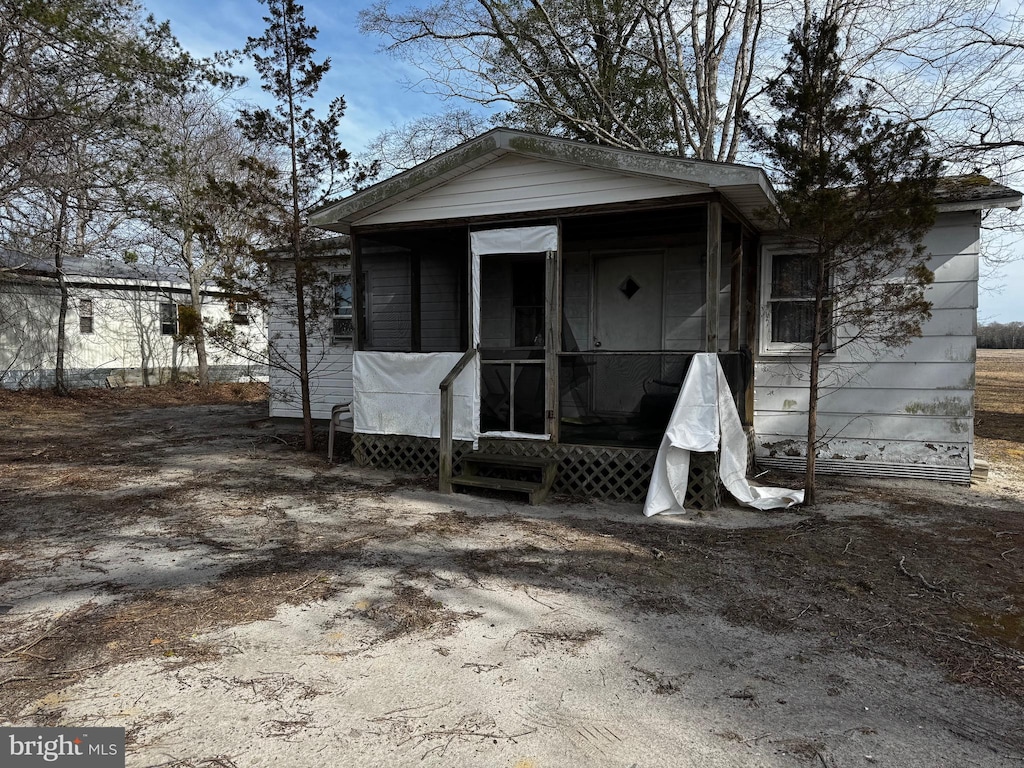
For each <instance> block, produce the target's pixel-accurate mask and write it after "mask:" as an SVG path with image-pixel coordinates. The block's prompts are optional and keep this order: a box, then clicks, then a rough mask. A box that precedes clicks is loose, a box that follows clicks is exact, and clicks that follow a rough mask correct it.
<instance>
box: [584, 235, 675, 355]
mask: <svg viewBox="0 0 1024 768" xmlns="http://www.w3.org/2000/svg"><path fill="white" fill-rule="evenodd" d="M594 271H595V285H596V288H595V302H594V339H593V344H594V348H595V350H597V351H601V352H625V351H630V352H633V351H654V350H659V349H661V347H662V338H661V337H662V312H661V297H662V292H663V291H662V277H663V274H664V271H665V254H664V252H663V251H641V252H637V253H629V254H615V255H608V256H597V257H595V259H594Z"/></svg>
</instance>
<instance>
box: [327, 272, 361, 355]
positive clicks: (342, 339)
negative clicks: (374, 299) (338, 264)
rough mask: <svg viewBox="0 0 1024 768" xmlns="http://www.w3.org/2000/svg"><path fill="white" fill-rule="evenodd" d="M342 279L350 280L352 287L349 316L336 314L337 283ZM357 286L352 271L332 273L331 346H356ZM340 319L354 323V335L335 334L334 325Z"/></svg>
mask: <svg viewBox="0 0 1024 768" xmlns="http://www.w3.org/2000/svg"><path fill="white" fill-rule="evenodd" d="M342 278H348V281H349V285H351V286H352V302H351V304H350V306H351V308H352V311H351V314H349V315H347V316H346V315H339V314H337V313H336V310H337V305H336V303H335V301H334V291H335V287H336V286H337V283H338V281H339V280H340V279H342ZM355 299H356V286H355V284H354V282H353V280H352V270H350V269H337V270H334V271H333V272H331V346H332V347H351V346H353V345H354V344H355V339H356V334H357V333H358V329H357V328H356V307H355ZM338 319H343V320H344V319H347V320H350V321H351V322H352V333H351V334H350V335H346V336H338V335H335V333H334V323H335V321H336V320H338Z"/></svg>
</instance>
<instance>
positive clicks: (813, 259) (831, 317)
mask: <svg viewBox="0 0 1024 768" xmlns="http://www.w3.org/2000/svg"><path fill="white" fill-rule="evenodd" d="M789 42H790V50H789V53H788V54H787V56H786V60H785V69H784V70H783V72H782V74H781V75H780V76H779V77H778V78H777V79H776V80H774V81H773V82H772V83H771V84H770V86H769V88H768V95H769V98H770V101H771V105H772V107H773V108H774V110H775V111H776V112H777V113H778V118H777V120H776V122H775V124H774V126H773V127H772V129H771V130H770V131H769V130H764V129H759V128H757V127H753V128H752V130H751V133H752V137H753V140H754V144H755V146H756V147H757V148H758V149H760V150H761V151H762V152H763V153H764V154H765V156H766V158H767V159H768V161H769V163H770V164H771V165H772V166H774V168H775V169H776V177H777V179H779V180H780V181H781V182H782V187H783V191H782V192H781V194H780V195H779V203H780V206H781V209H782V213H783V215H784V216H785V218H786V220H787V223H786V226H785V229H784V231H785V234H786V235H788V236H789V238H790V239H791V240H792V241H793V242H794V243H795V244H797V245H798V247H799V248H800V250H801V251H806V255H807V259H808V261H807V263H806V265H805V266H806V270H805V271H804V273H803V275H801V277H800V279H801V280H802V281H803V282H804V283H805V285H806V286H807V287H808V288H813V296H814V300H813V304H811V303H809V305H808V306H809V309H810V312H811V317H810V318H809V320H808V322H807V323H806V326H807V335H806V338H803V339H801V342H803V343H804V345H805V351H806V353H807V354H808V355H809V361H808V368H809V373H808V381H809V389H810V392H809V404H808V414H807V415H808V418H807V466H806V478H805V480H806V494H805V503H807V504H809V505H812V504H814V500H815V480H814V470H815V454H816V447H817V442H818V434H817V404H818V394H819V372H820V363H821V355H822V353H823V352H826V351H835V350H837V349H839V348H840V347H842V346H846V345H849V344H861V345H867V346H869V347H875V348H877V347H901V346H905V345H906V344H908V343H909V342H910V341H911V340H912V339H913V338H915V337H917V336H920V335H921V325H922V323H923V322H924V321H926V320H927V319H928V318H929V317H930V316H931V312H930V309H931V304H930V302H929V301H927V300H926V298H925V288H926V287H927V286H928V285H929V284H930V283H931V282H932V280H933V279H934V275H933V274H932V273H931V271H930V270H929V269H928V267H927V263H926V262H927V255H926V253H925V251H924V247H923V246H922V245H921V239H922V238H923V237H924V235H925V234H926V233H927V232H928V230H929V229H930V228H931V226H932V224H933V222H934V219H935V204H934V194H935V187H936V183H937V174H938V171H939V166H940V162H939V161H938V160H937V159H936V158H934V157H932V156H931V155H930V153H929V150H928V143H927V140H926V138H925V134H924V131H923V130H922V129H921V127H919V126H914V125H909V124H906V123H901V122H897V121H894V120H890V119H884V118H883V117H882V116H880V115H879V114H877V113H876V112H875V110H874V109H873V108H872V106H871V103H870V97H871V92H870V91H868V90H861V91H857V92H854V90H853V88H852V86H851V84H850V79H849V77H848V75H847V74H846V73H845V72H844V69H843V63H842V61H841V59H840V56H839V53H838V51H839V49H840V34H839V28H838V26H837V25H836V24H835V23H833V22H830V21H828V20H823V19H818V18H816V17H812V18H810V19H809V20H808V21H806V22H805V23H804V24H803V26H802V27H800V28H799V29H797V30H795V31H794V32H793V33H792V34H791V35H790V38H789Z"/></svg>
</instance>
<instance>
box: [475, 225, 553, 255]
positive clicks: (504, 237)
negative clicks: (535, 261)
mask: <svg viewBox="0 0 1024 768" xmlns="http://www.w3.org/2000/svg"><path fill="white" fill-rule="evenodd" d="M469 247H470V250H471V251H472V252H473V255H474V256H483V255H485V254H488V253H544V252H546V251H557V250H558V228H557V227H555V226H554V225H548V226H545V227H514V228H510V229H485V230H483V231H480V232H471V233H470V235H469Z"/></svg>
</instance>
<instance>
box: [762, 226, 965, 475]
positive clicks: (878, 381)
mask: <svg viewBox="0 0 1024 768" xmlns="http://www.w3.org/2000/svg"><path fill="white" fill-rule="evenodd" d="M979 227H980V219H979V215H978V214H977V213H976V212H966V213H950V214H940V215H939V219H938V221H937V222H936V226H935V228H934V229H933V230H932V231H931V232H930V233H929V234H928V236H927V237H926V238H925V240H924V245H925V247H926V249H927V251H928V253H929V254H930V260H929V267H930V268H931V269H932V270H933V271H934V272H935V283H934V284H933V285H932V286H931V287H929V288H928V289H927V293H926V297H927V298H928V300H929V301H931V302H932V304H933V307H932V318H931V320H929V321H928V322H927V323H925V324H924V326H923V328H922V333H923V336H922V337H921V338H919V339H915V340H914V341H913V342H911V344H910V345H908V346H907V347H906V348H905V349H902V350H899V349H886V350H882V351H880V352H878V353H877V354H871V353H868V352H866V351H865V350H863V349H857V348H855V347H853V346H852V345H851V346H850V347H845V348H843V349H840V350H839V351H838V352H837V353H836V354H834V355H828V356H825V357H824V358H823V363H822V370H821V377H820V381H821V382H822V385H823V396H822V398H821V399H820V400H819V403H818V431H819V435H821V434H825V433H827V434H829V435H831V436H832V437H831V439H830V440H829V441H828V443H827V444H826V445H825V446H824V447H823V448H822V449H821V452H820V453H819V464H820V465H821V470H822V471H823V472H829V471H832V472H838V473H853V474H862V473H865V474H866V473H867V471H866V470H867V469H868V468H871V471H872V473H875V474H891V475H912V476H918V477H935V478H947V479H954V480H961V481H966V480H968V479H969V477H970V469H971V467H972V465H973V456H972V446H973V439H974V361H975V333H976V327H977V326H976V323H977V321H976V317H977V304H978V253H979V243H978V237H979ZM766 301H767V297H765V296H764V295H762V296H761V306H762V310H761V311H762V312H765V304H766ZM762 350H763V339H762ZM807 368H808V362H807V358H806V356H803V357H796V356H789V355H767V354H764V352H763V351H762V353H761V354H760V355H759V356H758V359H757V360H756V361H755V366H754V386H755V395H754V430H755V433H756V436H757V442H756V454H757V457H758V460H759V461H761V462H763V463H765V464H766V465H775V466H780V467H786V468H797V467H799V466H802V463H803V461H804V458H803V457H805V456H806V448H805V443H806V433H807V400H808V391H807ZM858 465H859V466H858ZM880 465H882V466H880Z"/></svg>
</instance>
